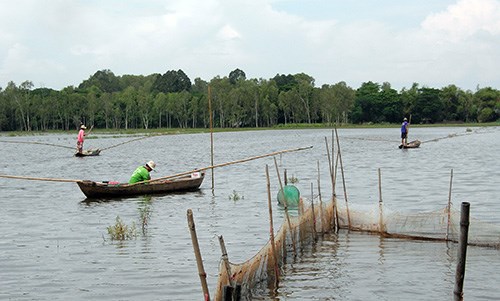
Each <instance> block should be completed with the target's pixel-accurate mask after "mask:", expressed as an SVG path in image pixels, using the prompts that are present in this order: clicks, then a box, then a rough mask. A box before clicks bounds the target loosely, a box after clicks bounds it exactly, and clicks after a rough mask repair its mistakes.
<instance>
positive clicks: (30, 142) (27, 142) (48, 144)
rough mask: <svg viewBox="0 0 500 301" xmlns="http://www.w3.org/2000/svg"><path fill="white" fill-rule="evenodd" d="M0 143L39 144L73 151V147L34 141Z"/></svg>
mask: <svg viewBox="0 0 500 301" xmlns="http://www.w3.org/2000/svg"><path fill="white" fill-rule="evenodd" d="M0 142H4V143H24V144H39V145H47V146H55V147H62V148H69V149H75V148H74V147H71V146H66V145H59V144H52V143H44V142H36V141H6V140H0Z"/></svg>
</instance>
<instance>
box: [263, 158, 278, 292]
mask: <svg viewBox="0 0 500 301" xmlns="http://www.w3.org/2000/svg"><path fill="white" fill-rule="evenodd" d="M266 179H267V205H268V207H269V232H270V233H269V235H270V239H271V252H273V267H274V287H275V288H277V287H278V284H279V278H280V270H279V266H278V256H277V255H276V244H275V242H274V223H273V206H272V204H271V182H270V181H269V166H268V165H267V164H266Z"/></svg>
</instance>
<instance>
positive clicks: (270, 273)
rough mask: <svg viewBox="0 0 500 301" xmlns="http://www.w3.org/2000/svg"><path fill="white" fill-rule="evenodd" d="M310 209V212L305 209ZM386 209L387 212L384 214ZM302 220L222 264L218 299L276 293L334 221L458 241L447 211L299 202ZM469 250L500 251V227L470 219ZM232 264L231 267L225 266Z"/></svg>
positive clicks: (455, 217) (455, 216)
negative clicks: (288, 269)
mask: <svg viewBox="0 0 500 301" xmlns="http://www.w3.org/2000/svg"><path fill="white" fill-rule="evenodd" d="M305 207H307V208H305ZM384 210H385V211H384ZM297 213H298V215H297V216H291V215H290V214H289V215H288V217H289V222H288V220H287V219H285V220H284V221H283V224H282V225H281V227H280V229H279V230H278V232H277V233H276V235H275V239H274V245H275V248H274V249H275V251H274V252H273V247H272V243H271V241H268V243H267V244H266V245H265V246H264V247H263V248H262V249H260V251H259V252H258V253H257V254H256V255H255V256H253V257H252V258H251V259H249V260H247V261H245V262H243V263H239V264H235V263H230V262H224V261H221V264H220V267H219V278H218V282H217V287H216V292H215V294H214V296H215V298H214V300H224V299H223V298H224V289H225V288H227V287H235V286H241V298H242V299H243V300H249V299H251V296H252V294H257V295H261V294H262V293H265V292H269V291H272V290H273V289H274V288H276V286H277V283H278V281H279V275H280V272H281V270H282V268H283V266H284V265H285V264H286V262H287V258H292V256H294V257H295V256H297V254H300V249H301V248H302V247H303V246H305V245H308V244H311V242H312V241H313V240H315V239H316V237H317V233H321V232H323V233H326V232H329V231H332V229H333V225H335V224H334V222H337V223H338V224H337V225H338V227H339V228H343V229H349V230H350V231H363V232H373V233H377V234H380V235H383V236H386V237H394V238H404V239H419V240H436V241H452V242H458V239H459V235H460V212H458V211H454V210H451V212H450V214H448V211H447V209H446V208H444V209H439V210H436V211H429V212H418V213H411V212H410V213H404V212H397V211H390V210H386V209H384V208H383V206H381V205H377V206H373V207H372V208H366V207H365V208H350V210H349V211H348V210H347V206H346V205H345V204H340V203H339V202H338V201H337V200H336V198H333V199H331V200H330V201H329V202H328V203H321V202H320V203H319V204H317V203H314V202H311V205H310V206H304V203H303V199H300V202H299V207H298V210H297ZM468 243H469V245H475V246H481V247H492V248H498V249H500V226H497V225H493V224H489V223H485V222H481V221H479V220H476V219H470V225H469V236H468ZM226 264H227V265H226Z"/></svg>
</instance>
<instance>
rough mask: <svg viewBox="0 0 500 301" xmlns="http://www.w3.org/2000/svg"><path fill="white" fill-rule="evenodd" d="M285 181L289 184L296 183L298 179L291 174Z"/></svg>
mask: <svg viewBox="0 0 500 301" xmlns="http://www.w3.org/2000/svg"><path fill="white" fill-rule="evenodd" d="M287 182H288V183H291V184H296V183H298V182H299V179H297V178H296V177H295V176H293V175H292V176H291V177H290V178H288V179H287Z"/></svg>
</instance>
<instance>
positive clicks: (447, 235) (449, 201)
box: [446, 168, 453, 240]
mask: <svg viewBox="0 0 500 301" xmlns="http://www.w3.org/2000/svg"><path fill="white" fill-rule="evenodd" d="M452 183H453V168H452V169H451V176H450V191H449V192H448V207H447V209H446V210H447V211H448V224H447V225H446V240H448V237H449V234H450V223H451V185H452Z"/></svg>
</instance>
